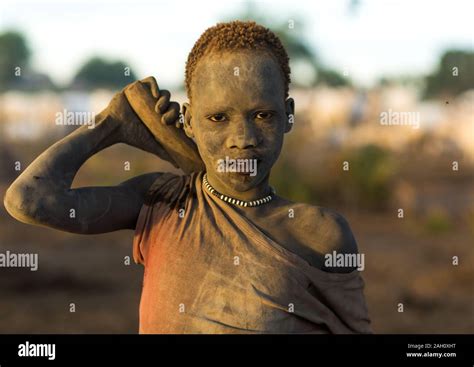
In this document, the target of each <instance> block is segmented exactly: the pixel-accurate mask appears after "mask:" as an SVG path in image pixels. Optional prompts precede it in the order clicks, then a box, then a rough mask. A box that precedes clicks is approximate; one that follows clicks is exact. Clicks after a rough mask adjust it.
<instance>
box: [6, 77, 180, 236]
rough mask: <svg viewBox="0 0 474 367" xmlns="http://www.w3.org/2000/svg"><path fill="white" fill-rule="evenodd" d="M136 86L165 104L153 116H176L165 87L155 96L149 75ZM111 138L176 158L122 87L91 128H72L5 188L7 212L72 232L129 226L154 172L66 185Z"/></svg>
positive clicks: (134, 218) (153, 177) (27, 220)
mask: <svg viewBox="0 0 474 367" xmlns="http://www.w3.org/2000/svg"><path fill="white" fill-rule="evenodd" d="M140 85H141V86H142V92H143V91H144V90H145V91H146V92H147V93H148V94H149V95H148V96H147V98H148V101H153V102H155V103H157V105H159V106H163V105H165V106H166V108H161V109H160V108H158V107H157V108H156V113H157V116H156V117H158V118H159V119H160V118H161V117H164V116H165V117H166V118H167V119H173V118H174V119H177V118H178V115H179V105H178V104H177V103H175V102H174V103H173V102H171V103H170V101H169V92H165V93H162V95H159V93H160V92H159V91H158V87H157V85H156V82H155V81H154V79H153V78H148V79H146V80H144V81H143V82H142V83H141V84H140ZM143 87H144V88H145V89H143ZM151 108H153V109H155V106H151ZM168 139H169V137H168ZM116 143H125V144H128V145H132V146H134V147H137V148H139V149H142V150H145V151H147V152H150V153H153V154H155V155H158V156H159V157H161V158H162V159H165V160H167V161H169V162H171V163H173V164H175V165H176V161H177V160H176V159H174V158H173V157H171V156H170V154H169V153H168V151H169V150H168V151H167V150H166V149H165V148H164V146H163V145H162V144H160V143H159V142H158V141H157V140H156V139H155V137H154V136H153V135H152V134H151V133H150V131H149V130H148V128H147V127H146V126H145V125H144V124H143V123H142V122H141V120H140V118H139V117H138V116H137V114H136V113H135V111H134V110H133V109H132V108H131V106H130V104H129V103H128V100H127V98H126V97H125V93H124V91H122V92H120V93H117V94H116V95H115V96H114V98H113V99H112V101H111V102H110V104H109V106H108V107H107V108H106V109H105V110H103V111H102V112H101V113H100V114H98V115H97V116H96V120H95V128H93V129H89V128H88V127H87V126H82V127H80V128H78V129H77V130H75V131H74V132H72V133H71V134H69V135H68V136H66V137H65V138H63V139H61V140H60V141H58V142H56V143H55V144H53V145H52V146H51V147H49V148H48V149H47V150H46V151H44V152H43V153H42V154H41V155H40V156H39V157H37V158H36V159H35V160H34V161H33V163H32V164H31V165H30V166H29V167H28V168H27V169H26V170H25V171H24V172H23V173H22V174H21V175H20V176H19V177H18V178H17V179H16V180H15V181H14V182H13V183H12V185H11V186H10V187H9V189H8V190H7V192H6V194H5V198H4V204H5V207H6V209H7V211H8V212H9V213H10V214H11V215H12V216H13V217H15V218H16V219H18V220H20V221H22V222H24V223H28V224H35V225H42V226H47V227H51V228H55V229H59V230H63V231H67V232H73V233H83V234H89V233H103V232H110V231H115V230H119V229H127V228H128V229H133V228H134V227H135V224H136V219H137V217H138V214H139V211H140V208H141V206H142V204H143V199H144V195H145V193H146V191H147V189H148V188H149V186H150V185H151V184H152V183H153V181H154V180H155V179H156V178H157V177H158V176H159V175H160V173H150V174H145V175H141V176H137V177H134V178H132V179H130V180H128V181H125V182H123V183H122V184H120V185H117V186H112V187H83V188H77V189H71V185H72V182H73V180H74V177H75V175H76V173H77V171H78V170H79V168H80V167H81V166H82V164H83V163H84V162H85V161H86V160H87V159H89V158H90V157H91V156H93V155H94V154H96V153H97V152H99V151H101V150H103V149H105V148H107V147H109V146H111V145H113V144H116ZM72 210H74V215H73V216H71V215H70V214H71V212H72Z"/></svg>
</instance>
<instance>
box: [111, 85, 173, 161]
mask: <svg viewBox="0 0 474 367" xmlns="http://www.w3.org/2000/svg"><path fill="white" fill-rule="evenodd" d="M135 83H138V82H134V83H131V84H130V85H128V86H127V87H125V88H124V89H123V90H122V91H120V92H119V93H117V94H116V95H115V96H114V98H113V99H112V101H111V102H110V103H109V105H108V107H107V109H106V111H104V112H105V113H107V115H108V116H109V117H111V123H113V124H115V125H116V129H115V136H114V138H115V140H116V141H118V142H121V143H125V144H128V145H131V146H134V147H137V148H139V149H142V150H145V151H147V152H150V153H153V154H155V155H158V156H159V157H161V158H163V159H166V160H167V161H170V162H172V163H174V162H173V160H172V159H171V158H170V156H169V155H168V153H167V152H166V151H165V150H164V149H163V147H161V145H160V144H159V142H158V141H157V140H156V139H155V137H154V136H153V135H152V134H151V133H150V131H149V130H148V128H147V127H146V126H145V124H144V123H143V121H141V119H140V117H138V116H137V114H136V113H135V112H134V110H133V108H132V107H131V106H130V103H129V101H128V100H127V98H126V96H125V91H126V90H127V88H130V87H131V86H133V85H134V84H135ZM141 83H142V85H143V86H144V87H145V90H146V91H147V94H149V97H150V98H153V101H156V104H155V106H153V107H152V108H154V110H155V111H156V113H157V116H156V117H157V118H158V119H160V120H161V121H162V123H163V124H172V123H174V122H175V121H177V119H178V117H179V108H180V107H179V104H178V103H177V102H170V93H169V92H168V91H167V90H161V91H160V90H159V89H158V85H157V83H156V81H155V79H154V78H153V77H149V78H146V79H143V80H142V81H141Z"/></svg>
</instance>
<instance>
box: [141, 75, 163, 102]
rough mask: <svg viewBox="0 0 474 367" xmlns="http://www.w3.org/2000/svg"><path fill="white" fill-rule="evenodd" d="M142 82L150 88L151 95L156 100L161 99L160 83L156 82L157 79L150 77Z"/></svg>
mask: <svg viewBox="0 0 474 367" xmlns="http://www.w3.org/2000/svg"><path fill="white" fill-rule="evenodd" d="M141 82H142V83H143V84H145V85H146V86H148V88H149V89H150V91H151V95H152V96H153V97H154V98H156V99H158V98H160V88H159V87H158V83H157V82H156V79H155V78H154V77H152V76H149V77H148V78H145V79H143V80H141Z"/></svg>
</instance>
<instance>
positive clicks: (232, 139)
mask: <svg viewBox="0 0 474 367" xmlns="http://www.w3.org/2000/svg"><path fill="white" fill-rule="evenodd" d="M191 89H192V91H191V94H192V95H191V98H192V100H191V105H188V104H185V105H184V109H185V131H186V133H187V134H188V136H191V137H194V139H195V141H196V144H197V147H198V149H199V153H200V155H201V158H202V159H203V161H204V163H205V165H206V169H207V175H208V177H209V181H211V182H214V183H216V184H218V187H220V188H221V189H222V188H224V189H225V191H226V192H229V193H232V192H236V191H237V192H245V191H248V190H251V189H252V188H255V187H257V186H258V185H259V184H261V183H262V182H263V181H264V180H266V179H268V175H269V173H270V170H271V167H272V166H273V164H274V163H275V161H276V160H277V158H278V156H279V154H280V151H281V147H282V144H283V135H284V133H285V132H288V131H289V130H290V129H291V124H290V122H289V115H290V114H291V115H292V114H293V113H294V102H293V100H292V99H291V98H289V99H288V100H286V101H285V85H284V80H283V76H282V73H281V71H280V67H279V65H278V63H277V62H276V61H275V60H274V59H273V58H272V57H271V56H270V55H269V54H267V53H266V52H264V51H253V52H250V51H245V50H244V51H232V52H229V51H226V52H221V53H213V54H210V55H206V56H205V57H204V58H203V59H202V60H200V61H199V63H198V65H197V67H196V70H195V72H194V75H193V81H192V86H191ZM226 157H229V158H230V159H250V160H253V159H256V160H257V161H256V162H257V165H256V171H255V172H244V173H242V172H241V173H236V172H225V171H224V172H222V167H223V166H222V161H221V165H220V166H219V160H225V159H226ZM248 162H249V163H250V161H248ZM254 162H255V161H253V162H252V163H254ZM249 167H250V166H249Z"/></svg>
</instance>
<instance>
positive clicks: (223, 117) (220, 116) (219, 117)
mask: <svg viewBox="0 0 474 367" xmlns="http://www.w3.org/2000/svg"><path fill="white" fill-rule="evenodd" d="M208 119H209V120H211V121H214V122H224V121H226V120H227V118H226V115H224V114H223V113H217V114H215V115H212V116H209V117H208Z"/></svg>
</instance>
